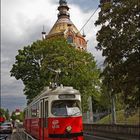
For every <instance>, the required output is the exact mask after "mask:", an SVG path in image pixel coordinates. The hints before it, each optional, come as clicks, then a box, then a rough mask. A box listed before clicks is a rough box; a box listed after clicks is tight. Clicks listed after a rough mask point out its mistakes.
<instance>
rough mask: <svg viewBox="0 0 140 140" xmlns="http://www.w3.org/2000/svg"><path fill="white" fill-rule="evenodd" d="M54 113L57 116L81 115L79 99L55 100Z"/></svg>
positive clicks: (53, 104)
mask: <svg viewBox="0 0 140 140" xmlns="http://www.w3.org/2000/svg"><path fill="white" fill-rule="evenodd" d="M52 114H53V115H55V116H79V115H81V109H80V102H79V101H77V100H58V101H54V102H53V103H52Z"/></svg>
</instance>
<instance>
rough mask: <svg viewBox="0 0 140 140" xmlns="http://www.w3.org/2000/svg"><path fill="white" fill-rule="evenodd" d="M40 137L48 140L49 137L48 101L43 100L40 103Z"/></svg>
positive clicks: (42, 139)
mask: <svg viewBox="0 0 140 140" xmlns="http://www.w3.org/2000/svg"><path fill="white" fill-rule="evenodd" d="M40 117H41V119H40V128H41V129H40V137H41V140H47V137H48V100H47V99H42V100H41V102H40Z"/></svg>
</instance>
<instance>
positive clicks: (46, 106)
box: [45, 101, 48, 118]
mask: <svg viewBox="0 0 140 140" xmlns="http://www.w3.org/2000/svg"><path fill="white" fill-rule="evenodd" d="M45 118H48V101H45Z"/></svg>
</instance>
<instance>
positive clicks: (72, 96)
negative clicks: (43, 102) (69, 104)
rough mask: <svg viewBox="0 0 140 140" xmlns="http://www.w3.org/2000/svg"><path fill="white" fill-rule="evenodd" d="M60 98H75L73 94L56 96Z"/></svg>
mask: <svg viewBox="0 0 140 140" xmlns="http://www.w3.org/2000/svg"><path fill="white" fill-rule="evenodd" d="M58 97H59V98H60V99H69V98H75V95H74V94H61V95H59V96H58Z"/></svg>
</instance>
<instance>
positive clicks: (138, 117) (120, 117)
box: [97, 110, 140, 124]
mask: <svg viewBox="0 0 140 140" xmlns="http://www.w3.org/2000/svg"><path fill="white" fill-rule="evenodd" d="M139 113H140V112H139V111H137V112H136V114H134V115H132V116H129V117H127V118H125V116H124V111H123V110H121V111H117V112H116V122H117V123H118V124H140V114H139ZM111 117H112V116H111V114H109V115H107V116H105V117H104V118H102V119H101V120H99V121H98V122H97V123H99V124H110V123H111Z"/></svg>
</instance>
